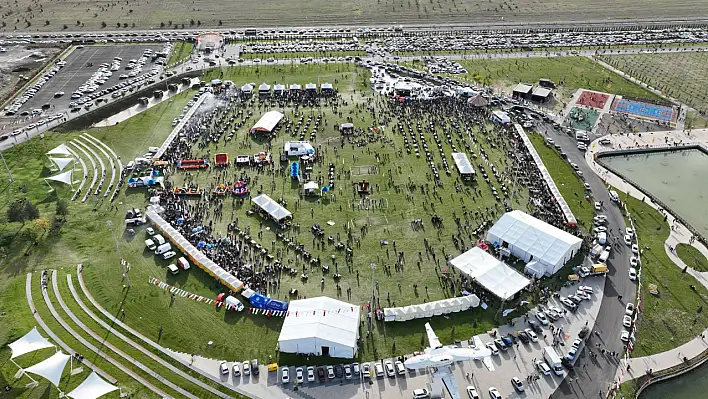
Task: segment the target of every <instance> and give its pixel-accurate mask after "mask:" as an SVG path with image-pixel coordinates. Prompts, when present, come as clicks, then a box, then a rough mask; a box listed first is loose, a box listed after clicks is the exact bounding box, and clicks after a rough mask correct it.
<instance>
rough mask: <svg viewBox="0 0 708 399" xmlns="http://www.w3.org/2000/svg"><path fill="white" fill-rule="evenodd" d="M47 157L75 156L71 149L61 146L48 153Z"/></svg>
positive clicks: (64, 145)
mask: <svg viewBox="0 0 708 399" xmlns="http://www.w3.org/2000/svg"><path fill="white" fill-rule="evenodd" d="M46 155H47V156H51V155H63V156H74V154H72V153H71V151H70V150H69V147H67V146H66V144H59V145H58V146H56V147H55V148H54V149H53V150H51V151H49V152H47V154H46Z"/></svg>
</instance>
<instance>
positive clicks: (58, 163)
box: [49, 157, 74, 171]
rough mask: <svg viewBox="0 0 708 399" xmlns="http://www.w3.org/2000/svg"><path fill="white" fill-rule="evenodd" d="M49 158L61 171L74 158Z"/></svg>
mask: <svg viewBox="0 0 708 399" xmlns="http://www.w3.org/2000/svg"><path fill="white" fill-rule="evenodd" d="M49 160H50V161H52V163H53V164H55V165H56V166H57V167H58V168H59V170H60V171H61V170H64V169H65V168H66V167H67V166H69V164H70V163H72V162H73V161H74V158H56V157H49Z"/></svg>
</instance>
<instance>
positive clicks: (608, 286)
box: [538, 124, 637, 399]
mask: <svg viewBox="0 0 708 399" xmlns="http://www.w3.org/2000/svg"><path fill="white" fill-rule="evenodd" d="M538 130H539V132H540V133H542V134H544V135H545V136H547V137H551V138H552V139H553V141H554V142H555V143H556V144H558V145H560V146H561V148H562V150H563V151H564V152H565V153H566V154H568V159H570V160H572V161H574V162H575V163H577V164H578V166H579V168H580V171H582V172H583V175H584V176H585V182H586V183H588V184H590V188H591V189H592V194H593V197H594V198H595V201H603V203H604V205H603V207H602V210H601V211H600V213H601V214H604V215H606V216H607V219H608V225H607V227H608V230H609V229H611V231H612V233H613V234H611V236H612V237H614V236H615V235H617V236H624V233H623V232H624V229H625V227H626V224H625V221H624V218H623V216H622V212H621V210H620V207H619V206H617V205H615V204H614V203H613V202H612V201H611V200H610V197H609V193H608V191H607V188H606V187H605V184H604V183H603V181H602V179H601V178H600V177H599V176H597V175H596V174H595V173H594V172H593V171H592V170H591V169H590V167H589V166H588V164H587V163H586V162H584V154H583V153H582V152H581V151H580V150H578V149H577V141H576V140H575V139H574V138H573V137H570V136H568V135H567V134H564V133H563V132H560V131H557V130H555V129H553V127H552V126H550V125H547V124H539V128H538ZM578 195H579V196H581V198H582V195H583V193H578ZM567 200H568V201H572V200H574V199H567ZM586 206H591V205H590V204H587V203H586ZM618 231H620V232H622V233H621V234H620V233H618ZM608 236H610V235H608ZM608 238H609V237H608ZM620 240H622V238H620ZM630 256H631V250H630V249H629V247H627V246H626V245H625V244H624V242H620V245H619V246H617V247H613V249H612V251H611V252H610V258H609V260H608V262H607V266H608V270H609V274H608V276H607V279H606V281H605V291H604V292H605V296H604V298H603V300H602V304H601V305H600V312H599V313H598V316H597V319H596V320H595V327H594V329H595V330H597V331H599V332H600V335H599V336H597V335H595V334H593V335H592V337H591V338H590V339H589V341H588V345H587V346H586V349H585V350H583V352H582V353H581V355H580V357H579V359H578V361H577V362H576V364H575V372H576V373H575V376H570V377H569V378H566V379H565V381H563V383H562V384H561V385H560V387H559V388H558V389H557V390H556V392H555V393H554V394H553V396H552V398H554V399H561V398H578V397H593V398H597V397H599V392H600V391H601V390H602V392H603V394H604V393H607V388H608V386H609V385H610V384H611V383H612V381H613V379H614V377H615V373H616V371H617V365H618V361H617V360H616V359H610V357H609V356H603V355H602V354H601V353H600V350H599V349H597V348H596V345H597V344H598V343H599V344H601V345H602V348H604V349H606V350H607V351H614V352H621V351H622V348H623V343H622V341H620V333H621V332H622V331H623V330H624V327H623V326H622V317H623V316H624V310H625V305H626V303H627V302H628V301H634V298H635V295H636V291H637V287H636V284H635V282H633V281H631V280H630V279H629V277H628V271H629V257H630ZM620 295H621V296H622V300H621V301H620V300H619V298H618V297H619V296H620ZM589 350H592V351H593V352H595V353H596V354H598V356H597V359H591V358H590V355H589V353H588V351H589Z"/></svg>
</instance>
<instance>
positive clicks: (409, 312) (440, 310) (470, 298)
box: [384, 294, 480, 321]
mask: <svg viewBox="0 0 708 399" xmlns="http://www.w3.org/2000/svg"><path fill="white" fill-rule="evenodd" d="M479 303H480V302H479V297H478V296H477V295H474V294H472V295H467V296H459V297H455V298H448V299H442V300H439V301H435V302H427V303H421V304H418V305H410V306H403V307H398V308H384V321H408V320H413V319H421V318H424V317H433V316H441V315H444V314H450V313H456V312H461V311H464V310H468V309H470V308H476V307H477V306H479Z"/></svg>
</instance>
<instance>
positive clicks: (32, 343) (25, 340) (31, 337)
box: [8, 327, 54, 359]
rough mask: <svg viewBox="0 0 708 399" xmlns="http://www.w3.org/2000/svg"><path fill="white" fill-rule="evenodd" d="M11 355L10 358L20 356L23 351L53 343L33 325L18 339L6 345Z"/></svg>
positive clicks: (42, 347)
mask: <svg viewBox="0 0 708 399" xmlns="http://www.w3.org/2000/svg"><path fill="white" fill-rule="evenodd" d="M8 346H9V347H10V351H12V355H11V356H10V359H14V358H16V357H19V356H22V355H24V354H25V353H30V352H34V351H37V350H40V349H45V348H51V347H53V346H54V345H53V344H52V343H51V342H49V340H47V339H46V338H44V337H43V336H42V334H40V333H39V331H37V327H34V328H33V329H32V330H30V332H28V333H27V334H25V336H24V337H22V338H20V339H18V340H17V341H15V342H13V343H11V344H10V345H8Z"/></svg>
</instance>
